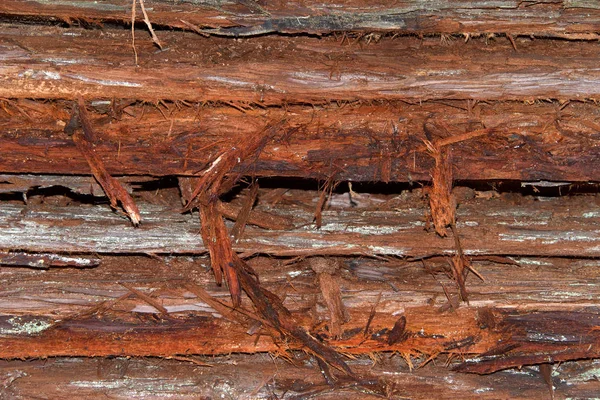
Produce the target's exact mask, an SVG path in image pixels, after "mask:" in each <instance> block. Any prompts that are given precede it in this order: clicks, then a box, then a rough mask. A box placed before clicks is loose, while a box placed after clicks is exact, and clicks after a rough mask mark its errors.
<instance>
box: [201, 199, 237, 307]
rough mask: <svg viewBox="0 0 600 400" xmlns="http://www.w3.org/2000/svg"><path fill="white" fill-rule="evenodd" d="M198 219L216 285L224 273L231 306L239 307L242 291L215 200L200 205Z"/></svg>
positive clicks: (229, 244)
mask: <svg viewBox="0 0 600 400" xmlns="http://www.w3.org/2000/svg"><path fill="white" fill-rule="evenodd" d="M200 221H201V234H202V241H203V242H204V245H205V246H206V248H207V249H208V252H209V254H210V265H211V268H212V271H213V273H214V275H215V280H216V282H217V285H221V283H222V282H223V275H225V280H226V282H227V287H228V288H229V293H231V299H232V301H233V306H234V307H239V306H240V303H241V295H242V292H241V288H240V284H239V280H238V276H237V273H236V271H235V270H234V268H233V263H234V252H233V249H232V246H231V239H230V237H229V232H228V231H227V227H226V226H225V221H223V217H222V216H221V214H220V213H219V212H218V211H217V208H216V204H215V202H209V203H208V204H207V205H204V204H202V205H200Z"/></svg>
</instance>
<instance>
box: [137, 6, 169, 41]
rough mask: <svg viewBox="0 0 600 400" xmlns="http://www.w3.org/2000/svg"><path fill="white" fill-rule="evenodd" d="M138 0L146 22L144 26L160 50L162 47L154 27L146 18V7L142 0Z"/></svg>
mask: <svg viewBox="0 0 600 400" xmlns="http://www.w3.org/2000/svg"><path fill="white" fill-rule="evenodd" d="M134 1H135V0H134ZM138 1H139V2H140V7H141V9H142V14H144V22H145V23H146V26H147V27H148V29H149V30H150V35H152V41H153V42H154V43H155V44H156V45H157V46H158V47H159V48H160V49H161V50H162V48H163V47H162V44H160V40H158V37H157V36H156V33H154V29H153V28H152V23H151V22H150V18H148V13H147V12H146V7H144V0H138Z"/></svg>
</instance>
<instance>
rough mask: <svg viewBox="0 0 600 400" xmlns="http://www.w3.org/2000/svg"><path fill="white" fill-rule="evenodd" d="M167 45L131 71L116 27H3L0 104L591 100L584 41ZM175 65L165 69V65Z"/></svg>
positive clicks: (201, 41)
mask: <svg viewBox="0 0 600 400" xmlns="http://www.w3.org/2000/svg"><path fill="white" fill-rule="evenodd" d="M162 37H163V38H162V39H161V40H162V41H163V42H164V43H165V46H168V50H165V51H158V52H157V51H156V49H155V48H153V47H152V46H153V45H152V43H151V42H149V43H146V44H145V45H142V44H140V46H139V48H138V51H137V53H138V62H139V66H136V65H135V59H134V56H133V54H132V50H131V47H130V43H131V37H130V35H129V33H126V32H125V31H123V30H109V29H104V30H102V31H100V30H87V31H83V30H81V29H58V28H55V27H36V28H35V29H33V30H32V29H27V28H24V27H22V26H18V25H7V24H3V25H0V48H2V49H3V52H4V54H5V56H4V62H3V65H2V68H0V82H2V84H1V85H0V97H4V98H11V97H12V98H47V99H56V98H59V99H75V98H77V97H79V96H83V97H84V98H86V99H98V98H101V99H102V98H103V99H111V98H133V99H139V100H148V101H159V100H163V101H164V100H187V101H221V102H228V101H241V102H247V103H257V104H261V105H264V106H268V105H281V104H282V103H289V104H298V103H301V104H307V103H308V104H311V103H313V104H319V103H327V102H330V101H336V100H340V101H341V100H351V101H355V100H363V101H364V100H367V101H368V100H373V99H386V100H393V99H399V100H409V101H413V102H420V101H425V100H428V99H448V98H451V99H474V100H485V101H492V100H519V101H533V100H535V99H564V100H569V99H573V100H585V99H593V98H598V97H600V72H598V69H597V68H596V67H597V48H596V45H595V43H593V42H590V43H588V42H580V41H575V42H568V41H566V42H561V41H557V42H552V50H551V51H552V55H551V56H550V55H549V54H548V52H549V49H548V46H547V43H546V42H545V41H536V40H531V39H528V38H527V39H521V40H519V41H517V44H516V45H517V46H518V48H519V49H520V50H519V52H515V50H514V48H513V45H512V44H511V42H510V41H509V40H498V41H496V42H494V43H491V44H490V43H489V42H488V43H486V41H485V40H483V39H481V40H477V41H470V42H469V43H464V42H463V41H455V42H452V43H450V45H444V44H443V43H440V40H439V39H437V38H424V39H418V38H413V37H405V38H397V39H394V40H392V39H385V40H382V41H380V42H379V43H376V44H368V45H361V44H351V45H343V44H342V45H340V42H339V41H337V40H335V39H334V38H324V39H317V38H310V37H261V38H256V39H252V40H241V41H238V42H233V43H232V41H231V40H230V39H217V38H214V39H213V38H211V39H207V38H203V37H201V36H199V35H196V34H191V33H190V34H186V33H181V32H176V33H174V32H168V33H167V32H165V33H164V34H163V35H162ZM174 62H176V63H177V66H176V67H174V66H173V63H174Z"/></svg>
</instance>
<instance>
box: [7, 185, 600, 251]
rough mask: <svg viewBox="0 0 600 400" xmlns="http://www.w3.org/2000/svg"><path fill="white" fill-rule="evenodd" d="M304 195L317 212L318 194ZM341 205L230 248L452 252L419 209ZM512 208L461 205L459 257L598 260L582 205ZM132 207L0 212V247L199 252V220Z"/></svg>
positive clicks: (587, 210)
mask: <svg viewBox="0 0 600 400" xmlns="http://www.w3.org/2000/svg"><path fill="white" fill-rule="evenodd" d="M313 193H314V192H313ZM305 196H306V198H307V200H309V201H310V200H314V201H315V203H314V204H316V198H317V197H318V194H317V193H314V194H313V196H312V197H311V196H309V195H308V194H306V195H305ZM346 196H347V194H346ZM416 196H419V195H418V194H416ZM344 199H345V202H344V203H343V205H342V206H341V207H339V208H337V209H332V210H330V211H324V212H323V225H322V227H321V229H316V228H314V226H313V225H312V223H311V222H312V221H313V218H314V214H313V213H314V210H311V211H308V210H307V209H306V208H302V207H294V206H280V207H277V208H276V209H270V208H263V209H262V210H261V209H260V208H259V210H261V211H266V212H270V213H273V214H275V215H278V216H280V217H284V218H287V220H288V221H290V222H291V223H293V224H295V226H296V228H294V229H290V230H285V231H271V230H266V229H260V228H257V227H250V226H249V227H248V228H247V229H246V230H245V235H244V237H243V238H242V240H239V241H238V242H237V244H236V245H235V246H234V249H235V250H236V251H239V252H244V253H248V252H250V253H269V254H276V255H314V254H354V255H360V254H373V255H394V256H402V257H430V256H434V255H445V254H453V253H454V241H453V240H452V239H449V238H440V237H438V236H437V235H435V234H434V233H433V232H426V231H425V220H424V216H425V215H426V214H427V213H428V210H427V208H426V207H425V204H424V202H419V201H418V200H416V201H414V202H412V204H411V203H408V204H407V203H404V204H403V203H401V202H399V203H397V204H396V203H395V205H394V211H383V210H374V209H373V208H371V209H369V208H362V209H361V208H359V209H356V208H353V207H351V205H350V202H349V200H347V199H348V197H344ZM511 201H512V200H511ZM517 201H518V203H517V205H515V204H514V203H510V202H509V201H506V200H503V199H491V200H485V199H477V198H475V199H470V200H467V201H464V202H462V203H461V206H460V208H459V210H458V213H457V219H458V225H457V227H458V230H459V233H460V237H461V242H462V243H463V248H464V251H465V253H466V254H468V255H478V254H498V255H542V256H575V257H581V256H585V257H598V256H600V246H599V245H598V242H599V241H600V229H599V227H598V226H599V222H598V213H597V210H596V208H595V207H596V205H595V204H594V203H590V202H589V201H588V200H586V199H585V197H583V198H573V199H570V198H550V199H546V201H540V202H537V201H534V200H533V199H531V198H524V199H522V200H518V199H517ZM308 207H311V205H310V203H309V205H308ZM312 207H314V205H312ZM139 208H140V210H141V216H142V224H141V227H140V228H139V229H136V228H133V227H131V226H127V224H126V223H125V221H124V219H123V217H122V216H119V215H117V214H115V213H113V212H112V211H111V210H110V208H109V207H108V205H104V206H102V205H100V206H86V205H82V206H70V207H57V206H52V205H49V204H42V205H37V206H36V205H34V204H32V205H30V206H25V205H17V204H3V205H1V206H0V216H1V218H0V248H3V249H6V250H12V249H14V250H27V251H34V252H75V253H126V254H128V253H132V254H146V253H168V254H181V253H184V254H185V253H190V254H199V253H203V252H204V251H205V248H204V246H203V244H202V241H201V238H200V236H199V234H198V232H199V231H200V226H199V222H198V216H197V215H189V214H186V215H182V214H180V213H179V210H178V208H179V207H178V206H177V205H176V206H174V207H173V208H165V207H164V206H162V207H160V206H154V205H150V204H147V203H140V204H139ZM309 209H310V208H309ZM565 227H568V229H565Z"/></svg>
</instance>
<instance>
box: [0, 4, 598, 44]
mask: <svg viewBox="0 0 600 400" xmlns="http://www.w3.org/2000/svg"><path fill="white" fill-rule="evenodd" d="M147 3H148V4H147V5H146V7H147V9H148V13H149V16H150V19H151V21H152V23H153V24H154V25H155V27H159V28H168V27H171V28H181V29H190V26H189V25H188V24H186V23H185V22H188V23H191V24H194V25H198V26H199V27H212V28H226V29H217V30H215V29H213V30H211V29H206V32H211V33H212V34H221V35H232V36H234V35H240V36H241V35H244V34H245V35H248V32H254V34H259V33H263V34H264V33H311V34H328V33H331V32H341V31H351V32H357V31H358V32H367V33H371V32H377V33H379V32H394V33H402V34H415V33H416V34H428V33H439V32H444V33H448V34H452V33H454V34H467V33H471V34H473V33H475V34H478V33H508V34H511V35H521V34H523V35H528V36H529V35H531V34H534V35H539V36H545V37H559V38H565V37H566V38H569V37H571V38H574V39H577V38H586V37H587V38H594V36H593V35H589V36H585V34H594V33H596V32H598V30H599V27H600V12H598V5H597V4H596V3H595V2H594V1H592V0H558V1H538V2H531V3H529V2H520V1H517V0H507V1H490V0H464V1H460V2H453V3H448V2H445V1H439V0H436V1H424V0H405V1H399V2H396V3H394V4H393V5H392V6H390V5H389V2H386V1H375V2H365V1H364V0H362V1H361V0H355V1H350V2H349V1H343V2H342V1H334V2H327V3H326V4H324V3H321V2H318V1H301V2H300V1H289V2H269V3H267V4H259V3H257V2H249V1H219V2H216V1H214V2H213V1H206V2H181V3H178V4H177V6H176V7H173V4H172V3H170V2H168V1H166V0H155V1H147ZM138 8H139V7H138ZM0 13H1V14H2V15H4V16H5V17H10V18H21V19H24V18H32V19H35V20H36V21H39V20H47V21H50V22H55V23H56V22H64V23H68V24H77V23H81V24H86V25H88V26H94V25H96V24H97V25H100V24H102V23H104V22H108V23H114V22H117V23H121V24H128V23H129V22H130V21H131V2H130V1H128V0H111V1H106V2H102V3H96V2H93V1H89V0H76V1H69V2H60V3H57V2H53V3H52V4H48V3H46V2H44V1H41V0H33V1H27V2H25V1H19V0H6V1H5V2H3V4H2V6H0ZM140 14H141V13H140V12H139V11H138V13H137V18H136V22H137V23H142V21H143V18H142V16H140ZM182 19H183V20H184V21H185V22H183V21H182ZM582 34H583V35H582Z"/></svg>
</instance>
